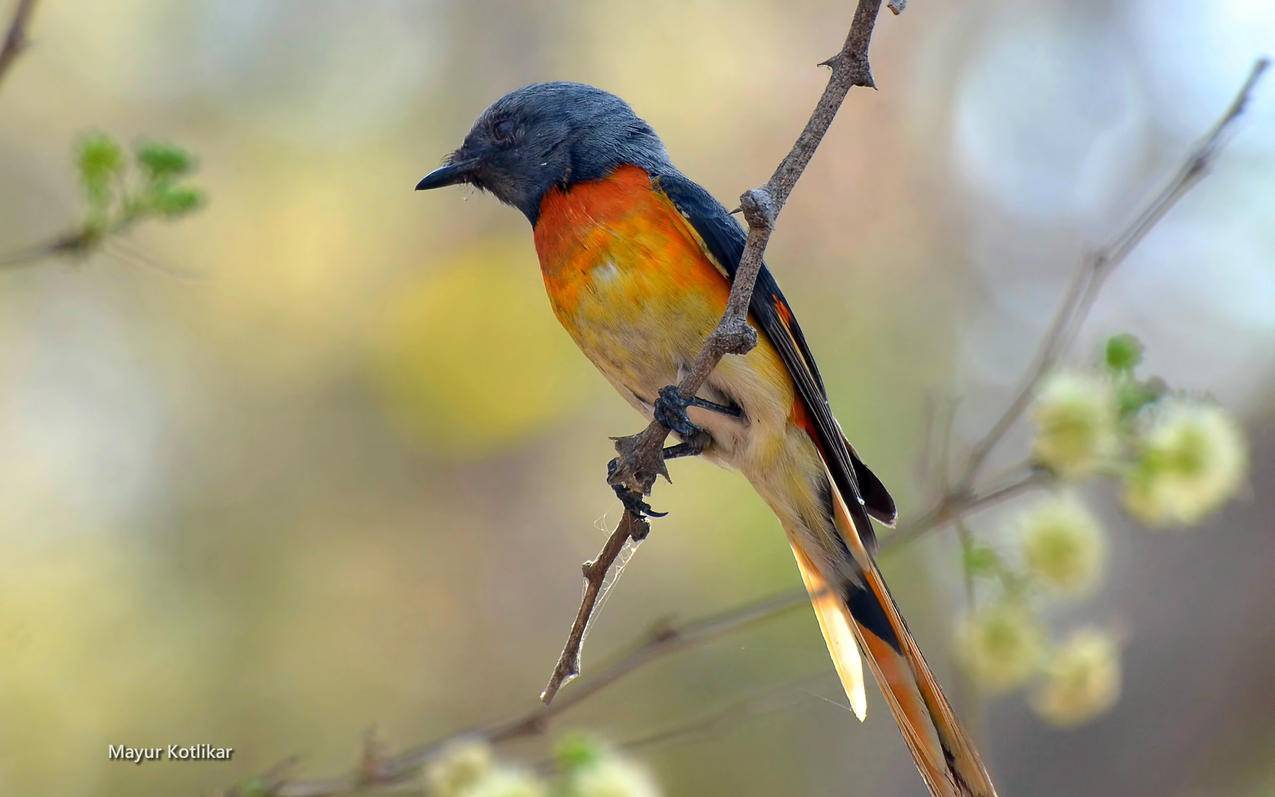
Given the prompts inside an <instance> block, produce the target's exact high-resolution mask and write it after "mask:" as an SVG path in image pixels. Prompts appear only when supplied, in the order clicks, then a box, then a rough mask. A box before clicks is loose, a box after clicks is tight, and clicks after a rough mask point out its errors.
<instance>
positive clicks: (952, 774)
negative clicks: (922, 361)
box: [788, 477, 996, 797]
mask: <svg viewBox="0 0 1275 797" xmlns="http://www.w3.org/2000/svg"><path fill="white" fill-rule="evenodd" d="M829 478H830V482H831V477H829ZM832 504H833V512H834V516H835V523H836V528H837V531H838V532H839V533H840V536H841V538H842V539H843V540H844V542H845V547H844V549H843V550H842V551H841V555H843V556H849V557H852V558H853V560H854V561H853V563H847V564H850V565H851V566H852V567H853V569H854V570H855V571H857V574H858V575H859V578H857V579H855V580H854V581H852V582H850V583H846V584H843V585H841V586H840V588H838V587H837V585H835V584H830V583H828V579H827V578H826V577H825V575H824V574H823V572H822V571H821V570H820V568H818V567H817V566H816V561H817V559H816V558H817V557H820V556H825V557H826V556H827V555H828V554H827V553H826V552H823V551H812V550H809V548H810V547H811V546H812V542H813V541H811V540H810V539H809V538H808V537H807V536H804V535H802V534H800V533H794V532H793V531H792V530H790V531H789V533H788V538H789V542H790V543H791V544H792V549H793V554H794V555H795V556H796V558H797V566H798V568H799V569H800V570H801V575H802V579H803V580H804V581H805V584H806V589H807V590H809V592H810V596H811V603H812V604H813V605H814V609H815V614H816V616H817V617H818V618H819V627H820V629H821V630H822V631H823V635H824V640H825V641H826V642H827V643H828V651H829V653H831V654H832V660H833V663H834V665H835V666H836V669H837V673H838V675H840V676H841V681H842V685H843V686H844V687H845V690H846V695H847V697H848V698H849V699H850V705H851V707H852V708H853V709H854V711H855V713H856V714H857V715H858V716H859V718H860V719H863V717H864V714H865V712H866V699H865V694H864V686H863V669H862V665H861V662H860V657H859V652H860V651H862V653H863V654H864V655H865V656H866V658H867V661H868V667H869V669H871V670H872V673H873V675H875V676H876V679H877V682H878V684H879V685H880V686H881V691H882V692H883V693H884V695H885V700H886V704H887V705H888V706H889V707H890V713H891V714H893V715H894V719H895V722H896V723H897V724H898V726H899V730H900V732H901V733H902V734H903V739H904V741H905V742H906V743H907V745H908V749H909V750H911V752H912V757H913V759H914V760H915V762H916V767H917V769H918V770H920V773H921V777H922V778H923V779H924V780H925V783H926V785H927V786H929V789H930V793H931V794H932V795H934V796H935V797H995V795H996V788H995V787H994V786H993V785H992V781H991V778H990V777H989V776H988V774H987V770H986V768H985V767H984V766H983V761H982V759H981V758H980V757H979V754H978V750H977V749H975V747H974V743H973V740H972V739H971V738H970V737H969V735H968V734H966V732H965V731H964V729H962V728H961V726H960V723H959V722H958V721H957V719H956V716H955V714H954V713H953V712H952V707H951V705H949V703H948V702H947V698H946V697H945V696H944V695H943V690H942V689H941V688H940V687H939V684H938V681H937V680H935V678H934V673H933V672H931V670H930V668H929V665H927V664H926V662H925V658H924V656H922V655H921V650H920V648H918V647H917V644H916V641H915V640H914V639H913V638H912V634H911V633H910V632H909V631H908V627H907V624H906V623H905V622H904V620H903V617H902V615H901V614H900V613H899V609H898V606H897V605H896V604H895V602H894V599H893V598H892V597H891V596H890V591H889V589H888V588H887V587H886V584H885V580H884V579H882V577H881V573H880V571H879V570H877V567H876V564H875V562H874V561H873V559H872V556H871V554H870V553H869V552H868V550H867V548H866V547H865V545H864V543H863V540H862V538H861V537H860V534H859V532H858V526H857V525H856V520H855V516H858V523H860V524H862V523H869V522H870V521H869V520H868V518H867V515H866V514H865V513H863V511H862V507H856V509H857V510H859V511H856V512H851V511H850V509H849V508H847V506H846V504H845V502H844V501H843V500H842V499H841V497H840V496H839V495H837V494H836V491H835V490H834V491H833V497H832Z"/></svg>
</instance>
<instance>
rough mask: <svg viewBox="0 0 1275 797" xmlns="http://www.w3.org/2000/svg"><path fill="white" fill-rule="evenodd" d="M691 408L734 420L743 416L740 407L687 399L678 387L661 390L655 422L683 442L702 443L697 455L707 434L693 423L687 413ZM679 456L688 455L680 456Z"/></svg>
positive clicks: (694, 397)
mask: <svg viewBox="0 0 1275 797" xmlns="http://www.w3.org/2000/svg"><path fill="white" fill-rule="evenodd" d="M690 407H699V408H701V409H706V410H712V411H713V412H717V413H721V414H722V415H729V416H731V417H732V418H738V417H739V416H740V415H741V414H742V413H741V411H740V409H739V407H736V406H734V405H726V404H718V403H717V402H715V401H709V400H708V399H702V398H700V397H699V396H691V397H690V398H687V397H686V396H683V395H682V391H680V390H678V389H677V386H676V385H667V386H665V387H662V388H660V397H659V398H657V399H656V400H655V405H654V407H653V414H654V416H655V420H657V421H659V422H660V423H661V424H663V425H664V427H665V428H666V429H668V430H669V431H671V432H673V433H674V434H676V435H677V436H678V437H680V438H682V439H683V440H686V441H688V442H689V441H691V440H698V441H701V443H700V444H699V449H700V450H699V451H696V452H695V453H696V454H698V453H700V451H703V450H704V447H703V444H702V441H703V439H704V437H705V432H704V430H703V429H700V428H699V427H698V426H696V425H695V424H693V423H691V419H690V416H689V415H687V413H686V411H687V409H688V408H690ZM679 456H686V455H685V454H679ZM666 458H667V456H666Z"/></svg>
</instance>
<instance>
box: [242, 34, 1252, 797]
mask: <svg viewBox="0 0 1275 797" xmlns="http://www.w3.org/2000/svg"><path fill="white" fill-rule="evenodd" d="M856 19H858V15H857V14H856ZM1266 64H1267V62H1266V60H1265V59H1263V60H1261V61H1259V62H1258V63H1257V65H1255V67H1254V69H1253V71H1252V73H1251V74H1250V75H1249V78H1248V80H1247V81H1246V82H1245V84H1244V86H1243V88H1242V90H1241V91H1240V93H1239V95H1238V96H1237V97H1236V100H1235V102H1233V103H1232V105H1231V107H1230V108H1229V109H1228V110H1227V112H1226V114H1225V115H1224V116H1223V117H1222V118H1221V120H1219V122H1218V123H1217V125H1215V127H1214V128H1213V130H1212V132H1210V134H1209V135H1208V136H1207V137H1206V138H1205V140H1204V143H1203V144H1202V145H1201V146H1200V147H1199V148H1197V149H1196V150H1195V151H1194V152H1192V154H1191V155H1190V157H1189V158H1188V159H1187V160H1186V162H1185V164H1184V166H1183V167H1182V170H1181V171H1180V172H1179V176H1178V178H1176V179H1175V180H1174V182H1173V183H1172V184H1171V186H1170V187H1171V188H1173V186H1180V187H1178V188H1176V189H1174V190H1173V191H1169V190H1167V189H1166V191H1165V192H1162V193H1161V194H1160V195H1158V196H1157V199H1156V200H1155V201H1154V202H1153V203H1152V204H1151V205H1150V206H1149V207H1148V210H1147V211H1144V213H1142V214H1140V215H1139V216H1138V217H1137V219H1136V220H1135V221H1134V222H1133V223H1132V224H1131V225H1130V227H1129V228H1128V229H1127V230H1126V231H1125V232H1124V233H1122V234H1121V235H1120V236H1118V237H1117V238H1116V239H1115V241H1114V242H1113V243H1112V244H1111V245H1110V246H1109V247H1108V248H1107V250H1106V251H1108V252H1109V255H1108V259H1107V261H1106V265H1101V266H1100V267H1099V268H1098V269H1097V270H1103V269H1106V270H1109V269H1110V268H1112V267H1114V265H1115V264H1117V263H1119V261H1120V260H1121V259H1123V258H1124V257H1125V256H1127V255H1128V252H1129V250H1131V249H1132V247H1133V246H1134V245H1136V243H1137V242H1138V241H1139V240H1141V239H1142V238H1143V237H1145V235H1146V234H1147V232H1148V231H1149V230H1150V229H1151V228H1152V227H1154V225H1155V224H1156V223H1157V222H1158V221H1159V220H1160V219H1161V218H1162V217H1163V216H1164V213H1165V211H1167V210H1168V208H1169V207H1171V206H1172V205H1173V203H1174V202H1176V201H1177V200H1178V199H1180V198H1181V193H1183V192H1185V191H1186V190H1187V189H1189V188H1190V187H1191V186H1192V185H1194V183H1195V182H1197V181H1198V180H1199V179H1200V177H1202V176H1203V175H1204V173H1205V172H1206V171H1207V167H1208V165H1210V164H1211V162H1212V160H1213V158H1214V156H1215V154H1216V152H1217V149H1218V147H1219V145H1220V143H1221V142H1222V140H1223V134H1224V133H1225V132H1226V130H1227V128H1228V127H1229V126H1230V124H1231V122H1233V121H1234V119H1235V118H1236V117H1237V116H1239V114H1240V113H1242V111H1243V109H1244V106H1245V104H1246V102H1247V101H1248V98H1249V96H1250V95H1251V93H1252V90H1253V88H1254V87H1255V85H1256V83H1257V81H1258V79H1259V78H1260V77H1261V74H1262V72H1263V71H1264V70H1265V69H1266ZM1184 175H1185V176H1186V179H1183V176H1184ZM789 189H791V186H790V187H789ZM785 196H786V194H785ZM1166 197H1167V199H1166ZM1092 262H1093V261H1092V260H1090V261H1087V262H1086V267H1085V268H1083V269H1082V270H1081V271H1082V273H1089V272H1092V271H1094V270H1095V269H1094V267H1093V266H1092ZM1100 287H1101V282H1100V281H1099V282H1098V283H1096V284H1091V283H1090V282H1089V278H1086V281H1085V282H1084V283H1083V284H1082V285H1081V286H1080V288H1078V289H1073V291H1069V293H1068V296H1067V298H1066V299H1065V300H1064V308H1063V309H1064V310H1067V308H1068V307H1069V306H1073V305H1074V307H1072V309H1070V310H1067V312H1066V313H1061V312H1060V317H1062V318H1063V321H1062V322H1059V323H1056V324H1055V325H1054V326H1051V327H1050V330H1049V331H1048V332H1047V333H1046V339H1045V340H1044V341H1042V345H1041V352H1042V355H1040V356H1038V360H1037V362H1036V363H1034V364H1033V365H1032V367H1031V368H1030V369H1029V371H1028V374H1027V377H1026V379H1025V383H1026V382H1029V381H1030V382H1031V384H1028V386H1027V388H1026V391H1025V393H1026V395H1028V397H1030V392H1031V386H1032V385H1034V381H1031V378H1032V375H1033V374H1037V372H1038V371H1039V372H1040V374H1043V372H1044V369H1047V368H1048V365H1049V364H1052V363H1053V362H1056V360H1057V358H1058V357H1059V356H1061V354H1062V353H1064V351H1065V349H1066V346H1067V344H1068V343H1069V340H1068V339H1067V338H1065V337H1063V332H1065V331H1066V329H1067V328H1074V327H1072V326H1071V325H1073V324H1074V325H1078V324H1079V322H1080V321H1081V320H1083V317H1084V313H1083V312H1081V313H1079V314H1077V313H1076V310H1077V309H1081V308H1084V309H1087V307H1088V305H1089V304H1091V303H1092V301H1093V298H1094V296H1093V295H1091V294H1096V292H1097V291H1098V289H1099V288H1100ZM1073 292H1074V293H1075V295H1076V298H1074V299H1073V298H1072V293H1073ZM1086 297H1087V298H1086ZM1056 326H1057V327H1059V329H1061V330H1062V331H1055V327H1056ZM1053 338H1058V339H1059V340H1058V341H1054V342H1051V340H1052V339H1053ZM1042 360H1044V361H1045V362H1046V365H1045V366H1044V368H1042V367H1041V366H1040V365H1039V363H1040V361H1042ZM1035 379H1036V380H1038V379H1039V375H1037V376H1036V377H1035ZM1025 406H1026V400H1024V402H1023V406H1022V407H1020V408H1019V410H1018V412H1021V410H1022V409H1023V408H1025ZM1015 417H1017V413H1015ZM1011 420H1012V419H1011ZM998 426H999V424H998ZM996 428H997V427H993V432H995V431H996ZM1003 433H1004V430H1001V431H1000V432H997V433H996V434H995V435H993V434H992V433H990V432H989V434H988V435H987V436H985V437H984V438H982V440H983V441H986V440H988V439H990V440H991V442H990V443H986V445H987V447H988V450H990V449H991V448H992V447H994V446H995V445H996V443H997V442H998V441H999V440H1000V437H1001V436H1002V435H1003ZM982 444H983V443H982V441H981V442H980V445H982ZM978 450H979V449H978V448H976V449H975V451H978ZM984 456H985V455H984ZM970 464H981V459H980V460H979V461H977V462H975V461H974V460H973V459H969V460H967V461H966V467H968V466H969V465H970ZM1012 472H1015V473H1018V474H1019V475H1017V476H1014V477H1013V478H1006V479H1005V480H1003V481H1001V482H999V483H997V484H993V485H992V486H989V487H987V488H985V489H981V490H974V489H972V488H970V487H969V486H968V484H969V483H971V482H972V480H971V479H968V478H965V477H966V476H967V474H963V478H962V479H961V480H959V481H958V484H957V485H956V486H955V487H953V488H952V489H950V490H945V491H944V492H943V494H942V496H941V497H940V498H939V499H938V500H936V501H935V502H934V503H933V504H932V505H931V506H930V507H929V508H928V509H927V510H925V511H923V512H921V513H920V514H918V515H917V516H916V517H915V519H914V520H913V521H912V522H910V523H907V524H904V525H902V526H901V527H900V528H899V529H897V530H896V531H895V532H894V533H892V534H891V535H889V536H888V537H886V538H885V539H884V540H883V544H882V549H883V552H887V553H888V552H890V551H894V550H898V549H900V548H902V547H904V546H906V545H907V544H909V543H910V542H913V541H915V540H916V539H918V538H920V537H921V536H923V535H925V534H927V533H930V532H932V531H934V530H936V529H940V528H942V527H944V526H945V525H947V524H949V523H951V522H954V521H957V520H960V519H962V518H964V517H967V516H969V515H971V514H973V513H975V512H977V511H980V510H982V509H986V508H988V507H990V506H993V505H995V504H999V503H1001V502H1004V501H1007V500H1009V499H1011V498H1013V497H1015V496H1017V495H1019V494H1021V493H1023V492H1024V491H1027V490H1030V489H1034V488H1038V487H1042V486H1046V485H1049V484H1051V483H1052V482H1054V481H1055V480H1056V477H1055V476H1053V475H1052V474H1051V473H1049V472H1047V471H1044V470H1039V469H1031V468H1030V467H1022V466H1020V467H1019V468H1015V469H1012ZM624 526H625V521H623V520H622V521H621V524H620V527H619V528H617V529H616V531H615V532H614V533H613V535H612V539H609V540H608V542H607V546H606V547H605V548H604V549H603V555H600V556H599V557H598V559H597V560H595V562H593V563H589V564H588V565H586V569H589V568H597V567H600V566H601V565H602V563H603V562H604V556H605V555H610V556H611V561H614V558H615V557H616V556H618V555H619V551H620V550H622V549H623V546H624V544H625V542H626V541H627V539H628V538H629V537H628V535H629V534H630V533H632V531H633V529H631V528H630V529H628V530H627V531H625V533H624V534H623V535H621V531H622V529H623V528H624ZM639 533H642V532H640V531H639ZM617 535H620V536H618V540H619V542H618V543H616V542H615V540H616V539H617ZM613 549H614V554H613V555H612V554H609V552H610V551H612V550H613ZM608 567H609V565H608ZM586 581H587V577H586ZM586 589H587V585H586ZM596 599H597V595H596V592H595V594H594V595H593V598H592V599H590V598H589V597H588V594H587V593H586V601H585V602H586V603H590V605H592V602H594V601H596ZM807 602H808V596H807V594H806V592H805V591H804V590H794V591H792V592H788V593H785V594H782V595H778V596H773V597H770V598H766V599H764V600H761V601H755V602H750V603H747V604H744V605H742V606H739V607H737V608H734V609H730V610H728V611H725V612H722V613H720V614H716V615H712V616H710V617H706V618H702V619H698V620H692V621H690V622H687V623H684V624H681V625H673V624H668V623H664V624H660V625H657V626H656V627H655V628H653V629H651V630H649V631H648V632H647V633H646V634H645V636H644V637H642V638H641V639H639V640H638V641H637V642H636V643H635V644H634V645H632V646H630V648H629V652H628V653H626V654H624V655H622V656H620V657H619V658H617V659H615V660H614V661H613V662H612V663H610V664H608V665H605V666H603V667H602V668H600V670H599V672H598V673H597V674H596V675H594V676H593V677H592V678H590V679H589V680H587V681H585V682H583V683H582V684H581V685H580V686H579V687H578V688H577V689H575V690H573V691H571V692H568V693H566V694H565V695H564V696H563V697H562V698H561V699H559V700H557V701H555V702H553V703H552V704H551V705H541V706H537V707H535V708H533V709H531V710H529V711H526V712H523V713H522V714H518V715H516V716H514V717H511V718H509V719H506V720H504V721H501V722H497V723H495V724H492V725H488V726H482V727H478V728H472V729H469V730H464V731H460V732H456V733H451V734H448V735H447V736H445V737H442V738H440V739H437V740H435V741H432V742H428V743H425V744H421V745H418V746H416V747H412V748H409V749H407V750H405V751H403V752H401V753H398V754H396V755H389V756H384V755H380V754H377V755H372V754H370V753H369V748H366V747H365V750H364V753H363V755H362V756H361V759H360V763H359V765H358V767H356V769H355V771H354V772H352V773H349V774H346V775H340V776H336V777H331V778H318V779H289V778H287V777H286V772H287V770H288V768H289V767H291V765H292V763H293V759H288V760H287V761H285V762H284V763H283V764H281V765H279V766H277V767H275V768H273V769H271V770H270V771H269V772H268V773H266V774H265V775H262V776H258V777H256V778H253V779H251V780H250V781H248V783H247V784H244V785H243V786H240V787H238V788H236V789H232V790H231V791H230V792H228V793H227V794H228V795H231V796H232V797H234V796H238V797H242V796H243V795H253V797H265V796H266V795H269V796H270V797H335V795H343V794H349V793H351V792H355V791H358V790H360V789H366V788H369V787H384V786H394V785H396V784H401V783H403V782H405V781H406V780H408V779H409V778H411V777H414V776H415V775H416V773H417V772H419V771H420V770H421V768H422V767H424V766H426V765H427V764H429V763H431V762H432V761H434V760H435V759H436V758H437V757H438V756H439V755H440V754H441V753H442V752H444V751H445V750H446V749H448V747H449V746H450V745H452V744H454V743H455V742H456V741H458V740H460V739H465V738H474V739H480V740H484V741H487V742H490V743H500V742H506V741H509V740H513V739H518V738H525V737H529V736H535V735H538V734H541V733H543V732H544V731H545V730H546V729H547V728H548V727H549V725H550V723H551V721H552V720H553V719H555V718H556V717H557V716H558V715H560V714H562V713H564V712H565V711H567V710H569V709H571V708H573V707H574V706H576V705H578V704H580V703H582V702H584V701H585V700H587V699H589V698H591V697H592V696H594V695H596V694H598V693H599V692H601V691H603V690H604V689H607V688H608V687H610V686H612V685H614V684H615V683H616V682H618V681H619V680H621V679H623V678H625V677H626V676H628V675H630V674H632V673H633V672H636V671H637V670H639V669H641V668H642V667H645V666H646V665H647V664H650V663H651V662H653V661H656V660H658V659H660V658H662V657H664V656H667V655H670V654H673V653H676V652H677V651H681V650H685V649H687V648H691V647H695V646H697V645H700V644H703V643H705V642H708V641H710V640H713V639H716V638H719V637H722V636H724V635H727V634H731V633H734V632H737V631H741V630H744V629H746V628H751V627H753V626H754V625H756V624H759V623H762V622H765V621H767V620H770V619H774V618H776V617H778V616H779V615H781V614H783V613H784V612H787V611H790V610H792V609H794V608H796V607H798V606H804V605H805V604H806V603H807ZM588 613H589V612H588V611H587V610H586V607H585V606H584V605H583V604H582V606H581V615H585V616H587V614H588ZM579 620H580V618H579V617H577V622H579ZM744 705H745V706H747V705H750V704H747V703H746V704H744ZM732 710H733V709H728V710H727V713H729V712H730V711H732ZM721 716H722V712H719V713H717V714H713V715H709V716H708V717H707V719H704V720H702V721H696V722H695V723H694V724H692V725H689V726H684V727H683V728H682V729H678V728H676V727H675V728H674V729H673V730H672V731H665V732H661V733H658V734H656V735H654V736H652V737H650V738H645V737H644V738H640V739H636V740H633V741H632V742H631V744H633V745H637V746H641V745H644V744H647V743H650V744H655V743H658V742H660V741H661V740H663V739H665V738H668V737H669V736H670V735H678V734H681V733H682V732H683V730H684V731H686V732H694V731H695V730H697V729H699V728H702V727H704V726H706V725H707V726H711V725H712V724H713V723H714V722H716V721H717V719H718V718H719V717H721Z"/></svg>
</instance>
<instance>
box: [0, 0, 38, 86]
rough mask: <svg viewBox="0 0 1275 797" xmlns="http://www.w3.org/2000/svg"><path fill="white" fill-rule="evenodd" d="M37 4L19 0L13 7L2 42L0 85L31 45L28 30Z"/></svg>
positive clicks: (0, 46)
mask: <svg viewBox="0 0 1275 797" xmlns="http://www.w3.org/2000/svg"><path fill="white" fill-rule="evenodd" d="M35 2H36V0H17V4H16V5H15V6H14V7H13V17H12V20H11V21H10V22H9V29H8V31H7V32H6V33H5V35H4V41H3V42H0V83H3V82H4V76H5V73H6V72H8V71H9V67H11V66H13V62H14V61H16V60H18V56H19V55H21V54H22V51H23V50H25V49H26V48H27V45H28V44H29V43H30V40H29V39H28V38H27V28H28V26H30V24H31V14H32V12H33V11H35Z"/></svg>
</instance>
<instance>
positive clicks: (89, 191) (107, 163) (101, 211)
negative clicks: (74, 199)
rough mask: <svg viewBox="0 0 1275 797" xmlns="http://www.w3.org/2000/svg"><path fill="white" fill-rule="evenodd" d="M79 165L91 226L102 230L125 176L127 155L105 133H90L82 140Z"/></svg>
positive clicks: (78, 156) (77, 153) (77, 154)
mask: <svg viewBox="0 0 1275 797" xmlns="http://www.w3.org/2000/svg"><path fill="white" fill-rule="evenodd" d="M75 164H76V168H77V170H78V171H79V173H80V183H81V185H83V186H84V197H85V199H86V200H87V201H88V205H89V220H88V222H87V226H90V227H94V226H102V225H103V224H105V219H106V217H107V215H108V213H109V211H110V205H111V195H112V190H113V188H114V184H115V181H116V179H117V178H118V177H119V176H120V175H122V174H123V173H124V151H123V150H122V149H120V145H119V144H117V143H115V139H113V138H111V137H110V136H108V135H106V134H105V133H90V134H89V135H87V136H85V137H84V138H83V139H81V140H80V144H79V149H78V150H77V152H76V157H75Z"/></svg>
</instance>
